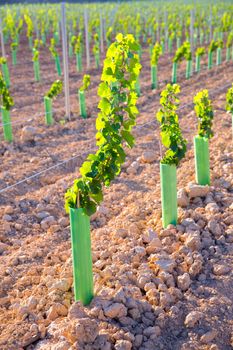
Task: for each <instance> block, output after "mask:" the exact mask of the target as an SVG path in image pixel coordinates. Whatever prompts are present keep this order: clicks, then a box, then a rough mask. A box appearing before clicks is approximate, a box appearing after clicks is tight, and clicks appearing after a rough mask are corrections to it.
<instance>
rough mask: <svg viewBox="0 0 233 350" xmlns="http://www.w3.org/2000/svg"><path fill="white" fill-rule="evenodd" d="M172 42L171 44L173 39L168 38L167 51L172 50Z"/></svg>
mask: <svg viewBox="0 0 233 350" xmlns="http://www.w3.org/2000/svg"><path fill="white" fill-rule="evenodd" d="M172 44H173V40H172V39H171V38H169V39H168V51H169V53H171V52H172Z"/></svg>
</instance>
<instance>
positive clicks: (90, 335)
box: [68, 318, 99, 343]
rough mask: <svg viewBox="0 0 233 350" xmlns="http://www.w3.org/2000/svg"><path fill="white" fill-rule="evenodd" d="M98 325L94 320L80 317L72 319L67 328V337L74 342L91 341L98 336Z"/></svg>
mask: <svg viewBox="0 0 233 350" xmlns="http://www.w3.org/2000/svg"><path fill="white" fill-rule="evenodd" d="M98 331H99V327H98V324H97V322H96V321H95V320H92V319H90V318H81V319H79V320H77V321H74V322H73V324H72V325H71V326H69V328H68V337H69V338H70V339H71V341H72V342H73V343H74V342H75V341H76V340H78V341H79V342H82V343H93V342H94V341H95V339H96V338H97V336H98Z"/></svg>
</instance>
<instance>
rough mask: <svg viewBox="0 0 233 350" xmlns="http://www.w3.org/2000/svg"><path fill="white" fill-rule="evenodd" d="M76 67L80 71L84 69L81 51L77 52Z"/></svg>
mask: <svg viewBox="0 0 233 350" xmlns="http://www.w3.org/2000/svg"><path fill="white" fill-rule="evenodd" d="M76 68H77V71H78V72H81V71H82V56H81V53H80V52H78V53H76Z"/></svg>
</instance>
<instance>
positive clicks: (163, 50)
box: [162, 41, 165, 54]
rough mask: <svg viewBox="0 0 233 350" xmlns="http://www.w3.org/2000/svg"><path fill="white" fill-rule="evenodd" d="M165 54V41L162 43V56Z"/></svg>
mask: <svg viewBox="0 0 233 350" xmlns="http://www.w3.org/2000/svg"><path fill="white" fill-rule="evenodd" d="M164 53H165V42H164V41H163V42H162V54H164Z"/></svg>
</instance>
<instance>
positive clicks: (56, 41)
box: [53, 32, 59, 44]
mask: <svg viewBox="0 0 233 350" xmlns="http://www.w3.org/2000/svg"><path fill="white" fill-rule="evenodd" d="M53 37H54V40H55V43H56V44H58V43H59V33H58V32H55V33H54V34H53Z"/></svg>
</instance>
